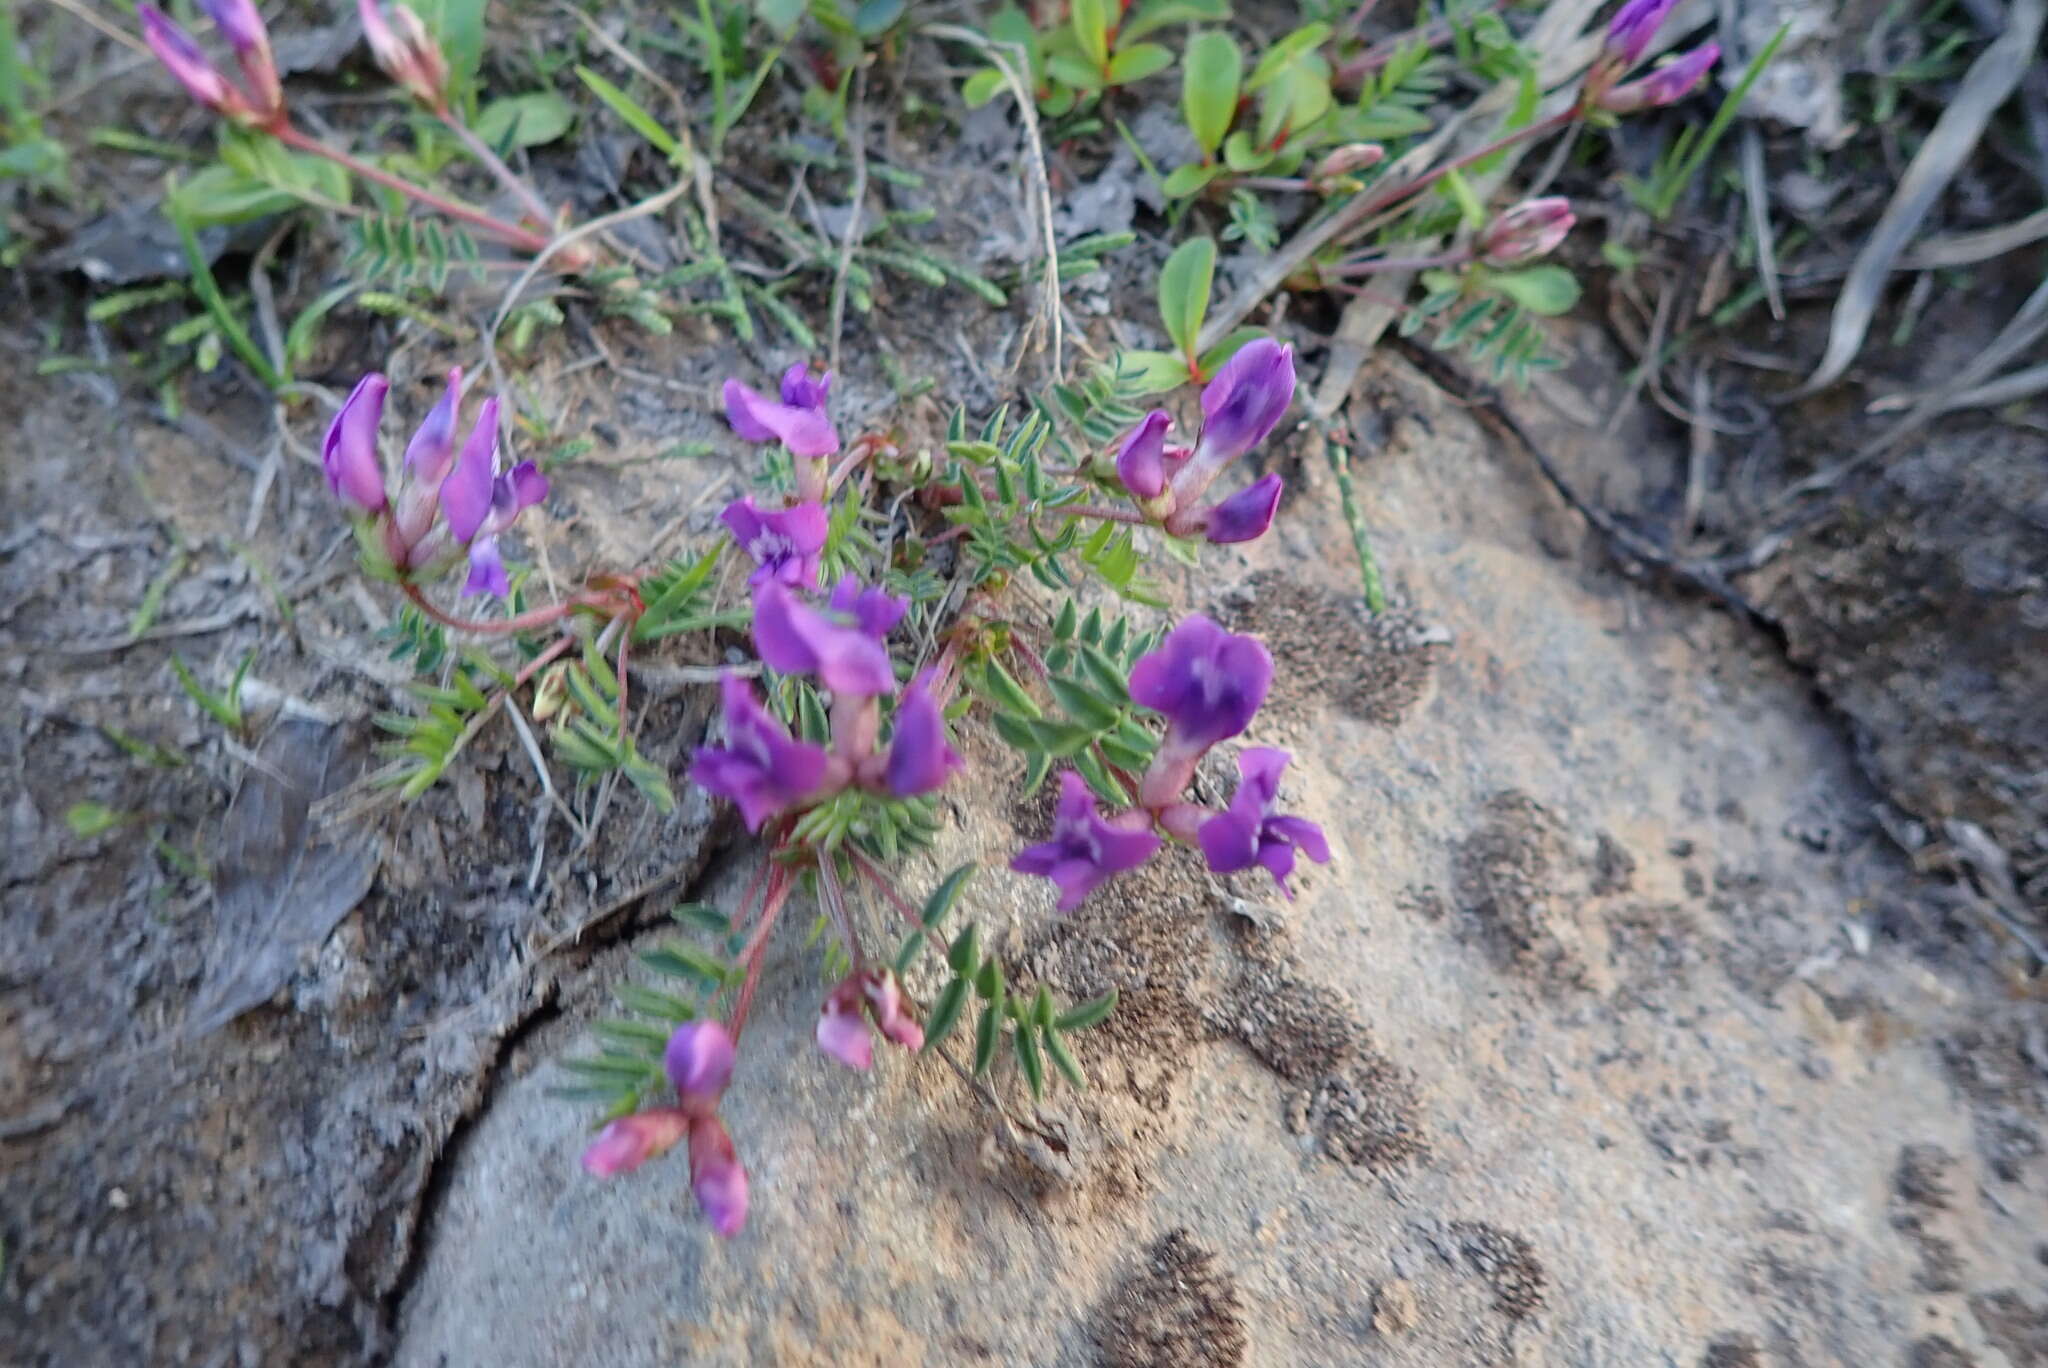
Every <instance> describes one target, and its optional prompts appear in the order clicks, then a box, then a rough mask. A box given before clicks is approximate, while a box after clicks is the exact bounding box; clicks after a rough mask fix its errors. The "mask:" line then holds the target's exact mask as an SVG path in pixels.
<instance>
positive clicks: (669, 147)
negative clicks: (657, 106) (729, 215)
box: [576, 66, 690, 166]
mask: <svg viewBox="0 0 2048 1368" xmlns="http://www.w3.org/2000/svg"><path fill="white" fill-rule="evenodd" d="M576 76H577V79H578V80H580V81H582V82H583V84H584V85H586V86H588V87H590V92H591V94H593V95H595V96H597V98H598V99H600V100H602V101H604V103H605V107H606V108H607V109H609V110H611V112H612V113H614V114H616V115H618V116H619V118H621V119H622V120H624V121H625V124H626V126H627V127H628V128H630V129H632V130H633V131H634V132H635V133H638V134H639V135H640V136H641V137H643V138H645V139H647V141H648V142H650V143H652V144H653V145H654V147H655V149H656V150H657V151H659V152H660V153H661V154H662V155H663V156H665V157H667V158H668V159H669V160H670V161H672V162H674V163H675V164H676V165H677V166H685V165H687V164H688V163H689V160H690V157H689V154H688V153H687V152H686V151H684V149H683V145H682V144H681V143H679V142H677V141H676V138H675V135H674V134H672V133H670V132H669V131H668V129H666V128H664V127H662V124H661V121H660V120H659V119H657V118H655V117H654V116H653V115H652V114H650V113H648V112H647V110H646V109H645V108H644V107H642V106H641V104H640V102H639V101H637V100H635V99H634V98H633V97H632V96H631V95H628V94H627V93H626V92H625V91H623V90H621V89H619V88H618V87H617V86H615V85H613V84H612V83H611V82H610V81H607V80H606V79H605V78H604V77H602V76H600V75H598V74H597V73H596V72H594V71H592V70H591V69H590V68H589V67H586V66H579V67H577V68H576Z"/></svg>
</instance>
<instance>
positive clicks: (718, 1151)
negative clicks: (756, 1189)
mask: <svg viewBox="0 0 2048 1368" xmlns="http://www.w3.org/2000/svg"><path fill="white" fill-rule="evenodd" d="M690 1188H691V1190H692V1191H694V1192H695V1193H696V1194H697V1208H698V1210H700V1211H702V1212H703V1213H704V1219H705V1220H707V1221H709V1222H710V1223H711V1229H712V1230H713V1231H715V1232H716V1233H717V1234H719V1235H720V1236H723V1237H724V1238H726V1239H728V1240H729V1239H731V1238H732V1237H733V1236H735V1235H737V1234H739V1233H740V1227H741V1226H743V1225H745V1224H746V1223H747V1171H746V1170H745V1169H743V1168H741V1167H740V1157H739V1154H738V1152H737V1151H735V1150H734V1149H733V1146H732V1137H731V1136H730V1135H727V1134H726V1132H725V1126H724V1125H723V1124H722V1123H721V1122H720V1121H719V1119H718V1118H717V1117H715V1116H706V1117H702V1118H700V1119H698V1120H697V1121H695V1122H693V1123H692V1124H691V1126H690Z"/></svg>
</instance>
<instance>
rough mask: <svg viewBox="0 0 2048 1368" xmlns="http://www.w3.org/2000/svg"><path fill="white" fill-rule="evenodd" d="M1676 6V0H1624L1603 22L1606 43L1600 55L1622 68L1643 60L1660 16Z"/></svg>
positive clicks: (1664, 16)
mask: <svg viewBox="0 0 2048 1368" xmlns="http://www.w3.org/2000/svg"><path fill="white" fill-rule="evenodd" d="M1676 8H1678V0H1628V3H1627V4H1625V5H1623V6H1622V7H1621V8H1620V9H1619V10H1617V11H1615V15H1614V20H1613V22H1612V23H1610V24H1608V26H1607V43H1606V47H1605V49H1604V50H1603V51H1602V53H1601V56H1602V58H1603V59H1604V60H1606V61H1608V62H1611V63H1614V64H1616V65H1617V66H1618V67H1619V68H1620V69H1621V70H1623V71H1626V70H1628V69H1629V68H1630V67H1632V66H1634V65H1635V64H1636V63H1637V62H1640V61H1642V60H1643V54H1644V53H1645V52H1647V51H1649V49H1650V40H1651V39H1653V38H1655V37H1656V36H1657V30H1658V29H1660V28H1662V27H1664V20H1665V19H1666V18H1667V17H1668V16H1669V15H1670V13H1671V11H1672V10H1674V9H1676Z"/></svg>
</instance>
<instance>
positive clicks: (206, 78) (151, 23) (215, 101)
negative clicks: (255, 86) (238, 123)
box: [135, 0, 248, 118]
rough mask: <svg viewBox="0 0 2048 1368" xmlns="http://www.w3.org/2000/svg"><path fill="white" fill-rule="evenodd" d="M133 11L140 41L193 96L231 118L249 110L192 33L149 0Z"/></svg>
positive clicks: (216, 111)
mask: <svg viewBox="0 0 2048 1368" xmlns="http://www.w3.org/2000/svg"><path fill="white" fill-rule="evenodd" d="M135 12H136V14H137V15H138V16H140V17H141V19H142V40H143V41H144V42H145V43H148V44H149V50H150V51H151V52H153V53H155V54H156V59H157V60H158V61H159V62H162V63H163V64H164V67H165V69H166V70H168V71H169V72H170V73H171V75H173V76H175V77H177V78H178V84H179V85H182V86H184V87H185V89H186V91H187V92H188V93H189V94H190V95H191V96H192V98H193V99H195V100H197V101H199V103H201V104H203V105H205V106H206V107H207V108H208V109H210V110H212V111H213V112H214V113H216V114H225V115H227V116H228V117H230V118H233V117H235V116H236V115H239V114H245V113H247V112H248V102H247V101H246V100H244V99H243V98H242V95H241V92H239V91H237V90H236V89H235V88H234V87H233V86H231V85H229V84H228V83H227V78H225V77H224V76H222V75H221V74H220V73H219V72H218V71H215V70H214V69H213V63H211V62H209V61H207V60H206V54H205V53H204V52H203V51H201V50H200V47H199V44H198V43H196V42H194V41H193V39H192V35H191V34H189V33H187V32H186V31H185V30H184V29H183V28H182V27H180V26H179V25H178V23H177V22H176V21H175V20H173V19H172V18H171V17H170V16H169V15H167V14H165V13H164V12H163V11H162V10H160V9H158V8H157V7H156V6H155V5H152V4H150V3H149V0H142V3H140V4H138V5H136V7H135Z"/></svg>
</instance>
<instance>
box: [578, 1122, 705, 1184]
mask: <svg viewBox="0 0 2048 1368" xmlns="http://www.w3.org/2000/svg"><path fill="white" fill-rule="evenodd" d="M689 1131H690V1116H689V1114H688V1113H687V1112H684V1111H682V1110H681V1109H680V1108H676V1107H656V1108H653V1109H652V1110H649V1111H644V1112H635V1113H633V1114H632V1115H631V1116H622V1117H620V1118H619V1119H618V1120H616V1121H614V1122H612V1123H611V1124H610V1125H608V1126H606V1127H605V1128H604V1129H603V1130H601V1131H599V1132H598V1133H597V1139H595V1140H593V1141H591V1143H590V1148H588V1149H586V1150H584V1151H583V1171H584V1172H585V1173H588V1174H589V1175H590V1176H591V1177H593V1178H616V1177H617V1176H618V1175H620V1174H622V1173H631V1172H632V1171H633V1170H634V1169H636V1168H639V1167H640V1166H641V1165H642V1164H644V1163H646V1162H647V1161H648V1160H649V1159H652V1158H654V1157H656V1156H657V1155H661V1154H666V1153H667V1152H668V1151H669V1150H671V1149H673V1148H674V1147H675V1145H676V1144H677V1142H679V1141H680V1140H681V1139H682V1138H683V1137H684V1136H685V1135H687V1134H689Z"/></svg>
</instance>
